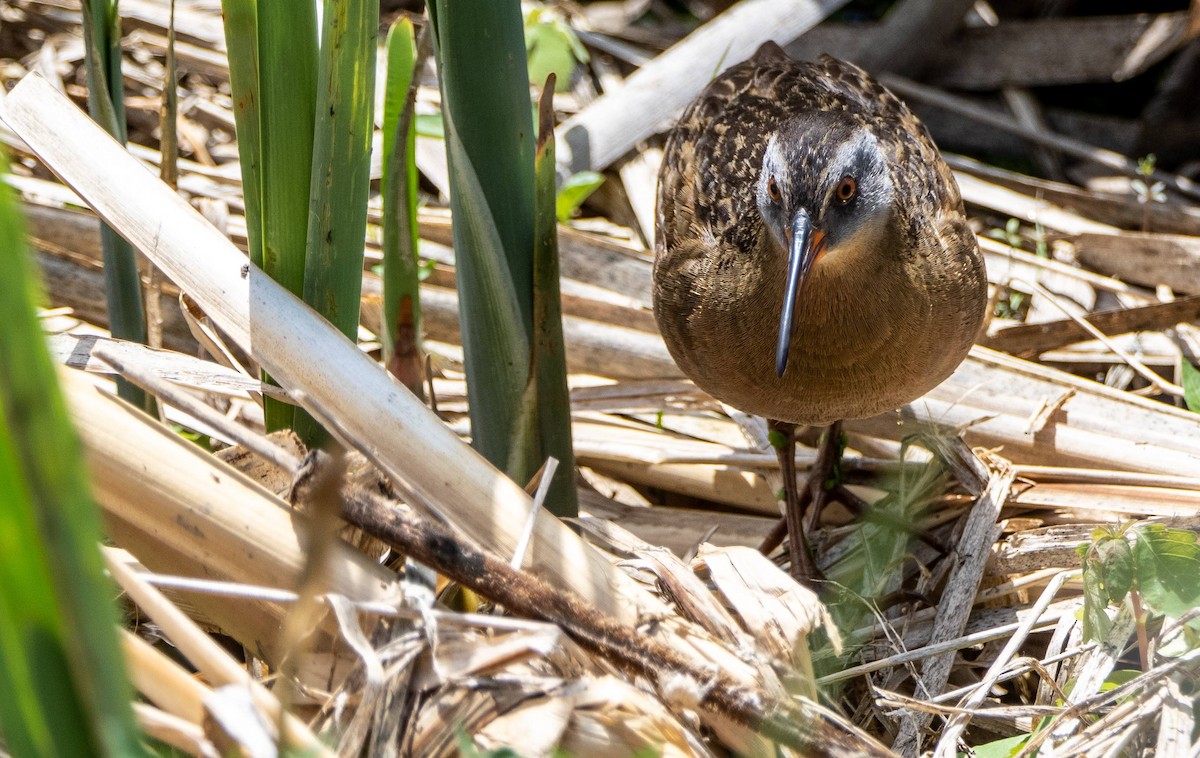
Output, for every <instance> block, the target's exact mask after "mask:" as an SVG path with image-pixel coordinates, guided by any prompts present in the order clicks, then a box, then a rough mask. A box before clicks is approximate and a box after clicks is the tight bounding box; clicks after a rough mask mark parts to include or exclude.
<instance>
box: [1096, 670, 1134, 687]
mask: <svg viewBox="0 0 1200 758" xmlns="http://www.w3.org/2000/svg"><path fill="white" fill-rule="evenodd" d="M1141 673H1142V672H1141V671H1138V670H1137V669H1117V670H1115V671H1113V672H1112V673H1111V674H1109V675H1108V676H1107V677H1105V679H1104V682H1103V683H1102V684H1101V685H1100V691H1101V692H1112V691H1113V690H1115V689H1116V688H1118V687H1120V686H1121V685H1122V684H1125V683H1126V682H1128V681H1130V680H1132V679H1136V678H1137V677H1138V676H1140V675H1141Z"/></svg>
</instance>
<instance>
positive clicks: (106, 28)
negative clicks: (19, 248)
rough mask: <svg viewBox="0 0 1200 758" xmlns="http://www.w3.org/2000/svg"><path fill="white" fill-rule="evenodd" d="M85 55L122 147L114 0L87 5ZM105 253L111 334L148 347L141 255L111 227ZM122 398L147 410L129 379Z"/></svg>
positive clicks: (105, 232)
mask: <svg viewBox="0 0 1200 758" xmlns="http://www.w3.org/2000/svg"><path fill="white" fill-rule="evenodd" d="M82 10H83V26H84V35H83V37H84V55H85V59H86V64H87V65H86V68H87V80H88V112H89V113H90V114H91V116H92V119H93V120H95V121H96V123H98V124H100V126H102V127H103V128H104V130H105V131H107V132H108V133H109V134H111V135H112V136H113V137H115V138H116V139H117V140H118V141H119V142H120V143H121V144H125V139H126V127H125V102H124V99H123V97H122V96H123V87H124V78H123V76H122V74H121V26H120V18H119V17H118V15H117V3H116V2H115V0H84V2H83V4H82ZM100 242H101V245H102V249H103V254H104V289H105V295H106V297H107V301H108V329H109V331H110V332H112V334H113V336H114V337H118V338H120V339H125V340H131V341H133V342H140V343H142V344H145V342H146V315H145V312H144V310H143V305H142V277H141V274H140V273H139V271H138V265H137V255H136V254H135V253H134V250H133V247H132V246H130V244H129V243H128V242H126V241H125V240H124V239H122V238H121V237H120V235H118V234H117V233H116V232H114V231H113V230H112V229H111V228H110V227H109V226H108V225H107V224H101V226H100ZM117 391H118V392H119V393H120V395H121V397H122V398H124V399H125V400H127V401H128V402H130V403H133V404H134V405H136V406H138V407H141V408H147V407H148V406H147V398H146V394H145V393H144V392H142V391H141V390H140V389H139V388H137V387H135V386H133V385H132V384H129V383H128V382H126V381H124V380H119V381H118V382H117Z"/></svg>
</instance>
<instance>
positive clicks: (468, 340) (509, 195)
mask: <svg viewBox="0 0 1200 758" xmlns="http://www.w3.org/2000/svg"><path fill="white" fill-rule="evenodd" d="M451 5H452V6H453V8H452V9H451ZM428 8H429V13H430V20H431V22H432V26H433V30H434V48H435V51H436V53H437V60H438V71H439V79H440V81H441V87H442V105H443V114H442V115H443V119H444V122H445V132H446V156H447V162H448V164H449V166H450V180H451V181H450V186H451V197H450V205H451V209H452V212H453V215H454V229H453V232H454V251H455V261H456V265H457V277H458V290H459V312H460V316H461V321H462V335H463V350H464V352H465V354H466V374H467V393H468V396H469V398H470V415H471V433H472V437H473V439H474V444H475V447H476V448H477V449H478V450H479V451H480V452H481V453H482V454H483V455H484V456H485V457H486V458H487V459H488V460H490V461H492V463H494V464H496V465H497V466H501V467H504V468H505V470H506V471H507V473H508V475H509V476H511V477H513V478H514V479H516V480H517V481H521V482H524V481H525V480H527V479H528V478H529V476H531V475H532V474H533V470H528V468H527V466H525V465H524V464H522V465H521V466H519V467H518V468H517V469H514V468H511V467H510V463H511V462H512V461H514V460H515V459H514V458H513V444H514V441H515V440H516V439H517V437H518V434H517V431H516V424H517V422H518V420H519V419H520V418H521V413H520V408H521V403H522V397H523V395H524V393H525V389H526V387H525V381H526V378H527V376H528V370H529V353H528V346H529V343H530V340H531V338H532V319H533V285H532V278H533V246H534V230H533V217H534V210H533V151H534V144H533V137H534V135H533V119H532V111H531V108H530V101H529V86H528V75H527V69H526V64H525V38H524V33H523V30H522V22H521V9H520V4H519V3H518V2H516V0H504V1H503V2H495V1H494V0H453V2H451V0H436V1H435V2H433V3H431V4H430V5H429V6H428ZM501 296H503V297H505V298H511V302H507V303H505V302H501V301H500V300H498V299H497V298H498V297H501ZM518 348H519V350H518ZM526 460H527V457H526Z"/></svg>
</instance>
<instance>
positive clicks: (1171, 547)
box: [1133, 524, 1200, 618]
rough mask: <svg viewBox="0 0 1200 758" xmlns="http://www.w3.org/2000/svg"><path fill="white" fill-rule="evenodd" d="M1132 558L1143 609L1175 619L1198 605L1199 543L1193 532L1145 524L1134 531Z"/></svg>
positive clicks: (1199, 585)
mask: <svg viewBox="0 0 1200 758" xmlns="http://www.w3.org/2000/svg"><path fill="white" fill-rule="evenodd" d="M1133 558H1134V562H1135V566H1136V578H1137V586H1138V589H1139V590H1140V591H1141V593H1142V599H1143V600H1144V601H1145V604H1146V607H1147V608H1149V609H1150V610H1152V611H1154V612H1155V613H1161V614H1164V615H1166V616H1170V617H1173V618H1178V617H1179V616H1182V615H1183V614H1185V613H1187V612H1188V611H1190V610H1191V609H1193V608H1195V607H1196V606H1197V605H1200V545H1197V544H1196V534H1195V533H1194V532H1189V531H1186V530H1183V529H1169V528H1167V527H1165V526H1163V525H1162V524H1146V525H1145V526H1142V527H1141V528H1139V529H1138V530H1137V539H1136V540H1135V541H1134V543H1133Z"/></svg>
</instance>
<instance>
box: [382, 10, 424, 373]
mask: <svg viewBox="0 0 1200 758" xmlns="http://www.w3.org/2000/svg"><path fill="white" fill-rule="evenodd" d="M427 44H428V43H426V45H427ZM417 57H418V56H417V50H416V45H415V44H414V38H413V25H412V22H411V21H410V20H409V19H407V18H401V19H400V20H399V21H397V22H395V23H394V24H392V27H391V29H389V30H388V38H387V83H386V84H385V87H384V100H383V178H382V180H381V181H380V190H381V193H382V195H383V244H382V248H383V317H382V323H383V334H382V335H380V337H381V339H382V341H383V360H384V364H385V365H387V367H388V370H389V371H390V372H391V373H392V375H393V376H395V377H396V378H397V379H399V380H400V381H401V382H403V383H404V384H405V386H407V387H408V388H409V389H411V390H412V391H413V392H415V393H416V394H417V395H418V396H423V391H422V387H421V373H422V367H421V347H420V335H421V305H420V294H419V287H418V284H419V276H418V265H417V225H416V218H417V165H416V161H415V155H414V147H415V139H416V130H415V129H414V127H413V102H412V96H413V95H415V94H416V90H415V88H413V87H412V83H413V72H414V70H415V67H416V64H417Z"/></svg>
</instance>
